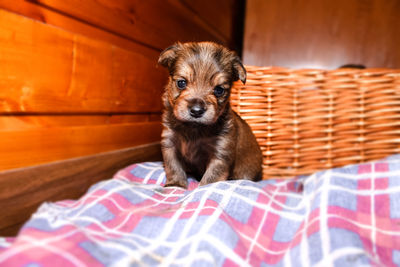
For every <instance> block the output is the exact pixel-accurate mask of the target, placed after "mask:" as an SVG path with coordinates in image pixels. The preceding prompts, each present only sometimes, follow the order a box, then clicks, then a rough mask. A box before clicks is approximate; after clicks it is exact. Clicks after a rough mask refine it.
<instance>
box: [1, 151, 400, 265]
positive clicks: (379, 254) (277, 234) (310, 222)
mask: <svg viewBox="0 0 400 267" xmlns="http://www.w3.org/2000/svg"><path fill="white" fill-rule="evenodd" d="M399 176H400V156H398V155H396V156H393V157H390V158H388V159H385V160H382V161H379V162H374V163H369V164H361V165H354V166H347V167H344V168H339V169H333V170H327V171H323V172H318V173H315V174H313V175H311V176H308V177H297V178H294V179H289V180H268V181H261V182H257V183H254V182H250V181H244V180H237V181H227V182H218V183H214V184H210V185H207V186H203V187H198V183H197V182H196V181H194V180H192V179H191V180H190V183H189V189H188V190H183V189H180V188H174V187H173V188H163V187H162V184H163V183H164V182H165V173H164V171H163V168H162V164H161V163H160V162H148V163H142V164H137V165H132V166H129V167H127V168H125V169H123V170H121V171H119V172H118V173H117V174H116V175H115V177H114V178H113V179H110V180H107V181H103V182H100V183H97V184H95V185H93V186H92V187H91V188H90V190H89V191H88V192H87V193H86V194H85V195H84V196H83V197H82V198H80V199H79V200H77V201H72V200H66V201H61V202H57V203H44V204H43V205H42V206H41V207H40V208H39V210H38V211H37V212H36V213H35V214H34V215H33V216H32V218H31V219H30V220H29V221H28V222H27V223H26V224H25V226H24V227H23V228H22V230H21V231H20V232H19V234H18V236H16V237H14V238H1V239H0V265H5V266H103V265H106V266H128V265H129V266H295V267H297V266H340V267H343V266H399V264H400V177H399Z"/></svg>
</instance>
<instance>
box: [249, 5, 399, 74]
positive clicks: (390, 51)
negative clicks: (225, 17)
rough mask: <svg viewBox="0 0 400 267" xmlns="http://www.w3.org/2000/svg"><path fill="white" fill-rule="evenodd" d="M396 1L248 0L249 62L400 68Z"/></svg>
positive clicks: (303, 65) (297, 66)
mask: <svg viewBox="0 0 400 267" xmlns="http://www.w3.org/2000/svg"><path fill="white" fill-rule="evenodd" d="M399 14H400V2H399V1H397V0H388V1H380V0H370V1H363V0H354V1H347V0H338V1H320V0H310V1H306V2H304V1H296V0H283V1H264V0H249V1H247V10H246V24H245V36H244V53H243V58H244V63H245V64H248V65H255V66H282V67H290V68H309V67H312V68H328V69H334V68H338V67H339V66H342V65H344V64H363V65H365V66H367V67H387V68H400V50H399V49H398V44H399V43H400V19H399Z"/></svg>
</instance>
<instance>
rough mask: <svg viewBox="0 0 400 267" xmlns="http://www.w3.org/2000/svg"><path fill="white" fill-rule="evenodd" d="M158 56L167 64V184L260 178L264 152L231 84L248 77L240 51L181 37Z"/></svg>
mask: <svg viewBox="0 0 400 267" xmlns="http://www.w3.org/2000/svg"><path fill="white" fill-rule="evenodd" d="M158 62H159V63H160V64H161V65H162V66H164V67H167V68H168V70H169V73H170V77H169V82H168V84H167V86H166V90H165V93H164V95H163V102H164V106H165V110H164V114H163V125H164V129H163V132H162V142H161V147H162V154H163V158H164V166H165V171H166V176H167V183H166V186H180V187H183V188H186V187H187V174H189V175H192V176H194V177H195V178H196V179H198V180H199V181H200V185H205V184H209V183H212V182H216V181H225V180H228V179H248V180H253V181H257V180H259V179H260V178H261V163H262V155H261V150H260V148H259V146H258V144H257V141H256V139H255V137H254V135H253V133H252V132H251V130H250V127H249V126H248V125H247V123H246V122H245V121H243V120H242V119H241V118H240V117H239V116H238V115H237V114H236V113H235V112H234V111H233V110H232V109H231V106H230V103H229V95H230V89H231V87H232V83H233V82H234V81H236V80H239V79H240V80H241V81H242V82H243V83H245V82H246V70H245V68H244V67H243V65H242V63H241V62H240V59H239V57H238V56H237V55H236V54H235V53H234V52H232V51H229V50H228V49H226V48H225V47H223V46H221V45H218V44H215V43H211V42H201V43H184V44H181V43H177V44H175V45H173V46H171V47H169V48H167V49H165V50H164V51H163V52H162V53H161V55H160V58H159V60H158Z"/></svg>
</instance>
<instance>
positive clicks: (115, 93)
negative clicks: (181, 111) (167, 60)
mask: <svg viewBox="0 0 400 267" xmlns="http://www.w3.org/2000/svg"><path fill="white" fill-rule="evenodd" d="M0 25H2V27H1V28H0V51H2V54H1V57H0V65H1V66H6V67H4V68H3V69H2V71H1V72H0V114H1V113H3V114H6V113H11V114H12V113H29V112H35V113H71V112H72V113H79V112H83V113H110V112H128V113H129V112H160V110H161V106H162V105H161V94H162V91H163V87H164V83H165V82H166V72H165V70H163V69H161V68H158V69H157V67H156V65H157V63H156V62H157V57H158V52H154V53H153V54H152V55H142V54H140V53H136V52H135V51H128V50H126V49H122V48H120V47H116V46H114V45H111V44H108V43H105V42H101V41H97V40H93V39H89V38H86V37H83V36H80V35H77V34H71V33H69V32H66V31H63V30H60V29H57V28H54V27H51V26H48V25H45V24H42V23H39V22H35V21H33V20H30V19H27V18H24V17H22V16H19V15H15V14H12V13H10V12H7V11H4V10H0Z"/></svg>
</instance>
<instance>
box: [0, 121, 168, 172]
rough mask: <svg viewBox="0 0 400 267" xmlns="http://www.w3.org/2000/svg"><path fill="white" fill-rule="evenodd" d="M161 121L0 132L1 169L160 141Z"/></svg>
mask: <svg viewBox="0 0 400 267" xmlns="http://www.w3.org/2000/svg"><path fill="white" fill-rule="evenodd" d="M160 138H161V122H159V121H154V122H143V123H122V124H110V125H84V126H75V127H51V128H37V129H28V130H21V131H0V170H5V169H11V168H18V167H24V166H32V165H36V164H40V163H45V162H52V161H56V160H61V159H67V158H72V157H78V156H84V155H90V154H95V153H99V152H104V151H111V150H115V149H121V148H126V147H132V146H135V145H141V144H146V143H151V142H156V141H159V140H160Z"/></svg>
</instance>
